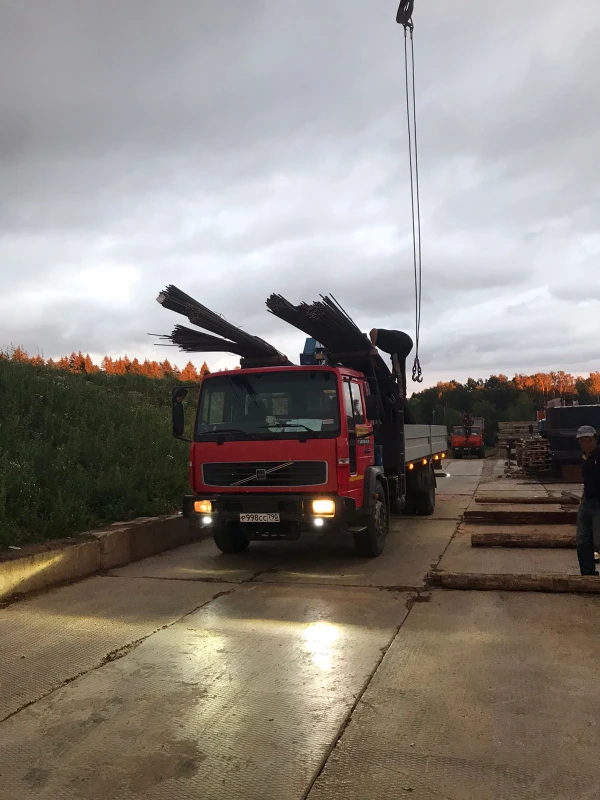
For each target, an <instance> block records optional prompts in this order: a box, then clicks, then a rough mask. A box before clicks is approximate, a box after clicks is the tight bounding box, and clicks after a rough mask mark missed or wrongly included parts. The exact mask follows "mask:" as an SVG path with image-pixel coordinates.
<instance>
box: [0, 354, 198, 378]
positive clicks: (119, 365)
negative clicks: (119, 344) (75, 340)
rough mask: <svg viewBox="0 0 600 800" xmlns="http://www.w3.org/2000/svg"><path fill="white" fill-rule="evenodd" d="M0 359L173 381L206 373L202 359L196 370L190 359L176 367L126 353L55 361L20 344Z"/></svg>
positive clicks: (0, 356) (88, 372)
mask: <svg viewBox="0 0 600 800" xmlns="http://www.w3.org/2000/svg"><path fill="white" fill-rule="evenodd" d="M0 358H6V359H9V360H11V361H18V362H21V363H23V364H33V366H39V367H42V366H47V367H55V368H56V369H60V370H65V371H66V372H74V373H81V374H82V375H93V374H95V373H97V372H104V373H106V375H141V376H142V377H144V378H155V379H158V380H161V379H162V378H175V380H180V381H185V382H186V383H194V382H197V381H200V380H201V379H202V376H203V375H205V374H206V373H207V372H208V366H207V364H206V362H204V363H203V364H202V366H201V367H200V369H197V368H196V367H195V366H194V364H192V362H191V361H188V363H187V364H186V365H185V367H183V369H179V367H176V366H175V365H173V364H171V362H170V361H167V359H165V360H164V361H149V360H148V359H145V360H144V361H139V360H138V359H137V358H133V359H130V358H128V357H127V356H122V357H120V358H111V357H110V356H105V357H104V358H103V359H102V362H101V363H100V364H95V363H94V362H93V361H92V359H91V357H90V356H89V355H88V354H85V355H84V354H83V353H82V352H81V351H79V352H78V353H71V355H70V356H63V357H62V358H59V359H57V360H54V359H52V358H48V359H44V358H42V356H39V355H37V356H30V355H29V354H28V353H26V352H25V350H23V348H22V347H15V348H11V349H10V350H7V351H5V352H0Z"/></svg>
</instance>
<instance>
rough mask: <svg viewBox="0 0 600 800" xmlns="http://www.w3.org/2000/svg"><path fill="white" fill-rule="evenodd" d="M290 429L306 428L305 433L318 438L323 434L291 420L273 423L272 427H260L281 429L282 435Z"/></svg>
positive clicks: (263, 426)
mask: <svg viewBox="0 0 600 800" xmlns="http://www.w3.org/2000/svg"><path fill="white" fill-rule="evenodd" d="M288 427H289V428H304V430H305V431H308V432H309V433H312V434H313V435H314V436H318V435H319V434H320V433H321V431H316V430H314V428H309V427H308V425H304V423H302V422H292V421H291V420H286V421H285V422H272V423H271V424H270V425H259V428H281V432H282V433H283V432H284V430H285V429H286V428H288Z"/></svg>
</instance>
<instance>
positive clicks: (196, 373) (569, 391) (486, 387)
mask: <svg viewBox="0 0 600 800" xmlns="http://www.w3.org/2000/svg"><path fill="white" fill-rule="evenodd" d="M0 358H7V359H9V360H12V361H17V362H21V363H28V364H32V365H34V366H36V365H37V366H47V367H54V368H56V369H59V370H64V371H67V372H71V373H79V374H83V375H93V374H95V373H104V374H106V375H121V376H123V375H138V376H142V377H145V378H154V379H157V380H163V379H165V378H166V379H174V380H179V381H185V382H186V383H195V382H198V381H200V380H202V377H203V376H204V375H205V374H206V373H207V372H208V371H209V369H208V366H207V364H206V362H204V363H203V364H202V366H201V367H200V368H199V369H198V368H197V367H196V366H195V365H194V364H193V363H192V362H191V361H188V363H187V364H186V365H185V367H183V369H179V368H178V367H176V366H174V365H172V364H171V363H170V362H169V361H168V360H167V359H165V360H164V361H149V360H148V359H145V360H144V361H139V360H138V359H137V358H133V359H130V358H128V357H127V356H122V357H120V358H111V357H109V356H105V358H103V359H102V362H101V363H100V364H95V363H94V362H93V361H92V359H91V358H90V356H89V355H87V354H85V355H84V354H83V353H81V352H77V353H71V355H69V356H63V357H62V358H59V359H57V360H53V359H51V358H49V359H47V360H44V359H43V358H42V357H41V356H39V355H37V356H29V355H28V354H27V353H26V352H25V351H24V350H23V349H22V348H20V347H17V348H14V349H12V350H11V351H9V352H5V353H0ZM557 397H560V398H566V397H571V398H573V399H575V400H578V401H579V403H580V404H588V403H598V402H600V372H591V373H590V374H589V376H588V377H587V378H586V377H583V376H581V377H578V376H575V375H570V374H569V373H567V372H562V371H560V372H537V373H535V374H534V375H515V376H514V377H513V378H508V377H507V376H506V375H492V376H490V377H489V378H487V379H479V380H475V379H474V378H469V379H468V380H467V381H466V383H460V382H459V381H455V380H452V381H447V382H441V383H438V384H437V385H436V386H432V387H431V388H429V389H423V390H422V391H420V392H415V393H414V394H413V395H412V397H411V399H410V406H411V409H412V412H413V415H414V416H415V418H416V420H417V421H418V422H421V423H432V422H435V423H437V424H445V425H447V426H448V428H452V427H453V426H454V425H459V424H460V422H461V419H462V415H463V414H464V413H465V411H470V412H471V413H472V414H473V415H474V416H478V417H483V418H484V419H485V421H486V425H487V427H488V433H492V432H495V431H496V430H497V428H498V422H510V421H526V420H531V421H533V420H535V418H536V412H537V411H540V410H542V409H543V408H545V406H546V403H547V402H548V400H551V399H553V398H557Z"/></svg>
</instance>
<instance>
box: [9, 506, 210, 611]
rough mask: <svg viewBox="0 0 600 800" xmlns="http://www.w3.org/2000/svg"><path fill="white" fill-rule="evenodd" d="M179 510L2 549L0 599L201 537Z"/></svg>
mask: <svg viewBox="0 0 600 800" xmlns="http://www.w3.org/2000/svg"><path fill="white" fill-rule="evenodd" d="M200 535H201V533H200V530H199V529H194V528H192V527H191V526H190V525H189V523H188V521H187V520H185V519H183V517H182V516H181V515H180V514H173V515H167V516H163V517H150V518H142V519H136V520H133V521H132V522H119V523H115V524H114V525H111V526H110V527H108V528H102V529H101V530H98V531H87V532H86V533H84V534H82V535H81V536H79V537H77V538H75V539H69V540H67V541H65V542H64V543H52V542H50V543H47V544H44V545H31V546H28V547H25V548H23V551H24V552H23V553H20V552H19V551H16V550H14V551H13V550H11V551H8V552H5V553H0V601H2V600H7V599H9V598H11V597H14V596H15V595H21V594H26V593H28V592H34V591H38V590H39V589H44V588H47V587H49V586H53V585H54V584H57V583H64V582H66V581H72V580H77V579H78V578H83V577H85V576H86V575H92V574H93V573H94V572H99V571H101V570H104V569H112V568H114V567H120V566H123V565H124V564H129V563H130V562H132V561H139V560H140V559H142V558H146V557H147V556H152V555H155V554H156V553H161V552H163V551H164V550H170V549H171V548H173V547H179V546H180V545H183V544H188V543H189V542H192V541H195V540H196V539H198V538H200Z"/></svg>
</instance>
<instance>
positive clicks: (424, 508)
mask: <svg viewBox="0 0 600 800" xmlns="http://www.w3.org/2000/svg"><path fill="white" fill-rule="evenodd" d="M416 508H417V514H419V515H421V516H423V517H430V516H431V515H432V514H433V512H434V511H435V486H434V484H433V481H432V482H431V486H430V488H429V489H428V490H427V491H426V492H418V493H417V495H416Z"/></svg>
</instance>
